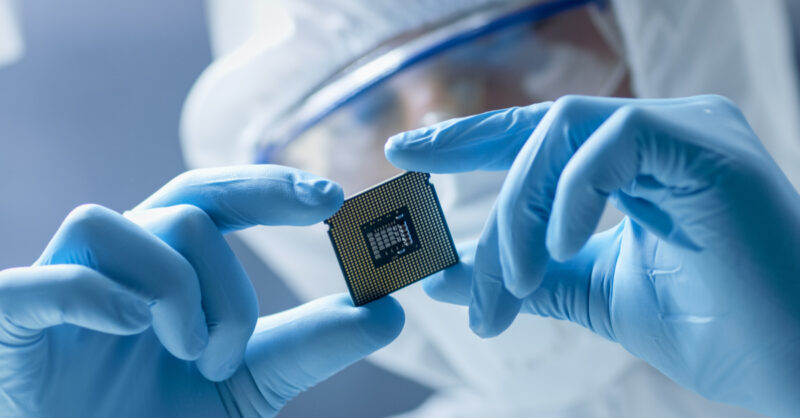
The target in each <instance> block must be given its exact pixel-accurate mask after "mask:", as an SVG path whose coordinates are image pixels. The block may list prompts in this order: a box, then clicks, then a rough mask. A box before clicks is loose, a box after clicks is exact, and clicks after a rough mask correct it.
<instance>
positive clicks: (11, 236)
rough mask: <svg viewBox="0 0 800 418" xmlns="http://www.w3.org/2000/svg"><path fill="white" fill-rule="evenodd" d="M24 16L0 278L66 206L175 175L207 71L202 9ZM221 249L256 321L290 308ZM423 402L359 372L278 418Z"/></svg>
mask: <svg viewBox="0 0 800 418" xmlns="http://www.w3.org/2000/svg"><path fill="white" fill-rule="evenodd" d="M21 6H22V7H21V10H20V12H21V16H20V23H21V26H22V31H23V34H24V37H25V47H26V51H25V56H24V57H23V59H22V60H21V61H19V62H17V63H16V64H14V65H12V66H9V67H2V68H0V195H1V196H2V203H1V204H0V240H1V241H0V269H5V268H9V267H13V266H21V265H29V264H31V263H32V262H33V261H34V260H35V259H36V258H37V257H38V255H39V253H40V252H41V251H42V249H43V248H44V246H45V245H46V244H47V242H48V240H49V238H50V236H51V235H52V234H53V233H54V232H55V230H56V229H57V228H58V226H59V224H60V223H61V220H62V219H63V218H64V217H65V216H66V214H67V213H68V212H69V211H70V210H71V209H72V208H74V207H75V206H77V205H80V204H82V203H89V202H91V203H98V204H101V205H104V206H106V207H109V208H112V209H114V210H117V211H124V210H126V209H128V208H131V207H133V206H134V205H135V204H136V203H138V202H139V201H141V200H142V199H144V198H145V197H146V196H147V195H149V194H150V193H152V192H153V191H155V190H156V189H157V188H158V187H160V186H161V185H162V184H164V183H166V182H167V181H168V180H169V179H171V178H172V177H174V176H175V175H177V174H179V173H180V172H182V171H183V170H184V165H183V161H182V157H181V150H180V146H179V143H178V122H179V116H180V111H181V106H182V104H183V100H184V99H185V97H186V94H187V93H188V91H189V89H190V87H191V86H192V84H193V82H194V81H195V79H196V78H197V76H198V75H199V74H200V73H201V72H202V70H203V69H204V68H205V67H206V66H207V65H208V64H209V63H210V62H211V52H210V50H209V41H208V36H207V33H206V16H205V14H204V12H205V10H204V7H203V2H198V1H191V0H174V1H168V2H164V1H156V0H140V1H120V0H112V1H99V0H73V1H69V2H63V1H57V0H29V1H26V2H22V3H21ZM230 242H231V245H232V246H233V248H234V251H236V252H237V254H238V255H239V257H240V259H241V261H242V263H243V264H244V266H245V268H246V269H247V270H248V272H249V273H250V277H251V278H252V280H253V282H254V284H255V286H256V287H257V288H260V289H261V290H260V291H259V292H258V293H259V294H260V295H268V296H267V297H264V298H262V299H261V300H260V301H259V302H260V305H261V310H262V314H265V313H270V312H276V311H280V310H283V309H286V308H289V307H291V306H294V305H296V304H297V299H296V298H295V297H294V296H293V295H292V294H291V293H289V291H288V290H287V289H286V287H285V286H284V285H283V284H282V283H281V281H280V280H278V278H276V277H275V276H274V274H273V273H271V272H270V270H269V268H268V267H267V266H265V265H263V264H262V263H261V261H260V260H259V259H258V258H257V257H256V256H255V255H253V254H252V253H250V252H249V250H248V249H247V247H246V246H244V245H243V244H242V243H240V242H238V241H237V240H236V239H235V238H231V239H230ZM429 394H430V391H429V390H428V389H426V388H424V387H421V386H419V385H417V384H415V383H412V382H410V381H407V380H404V379H401V378H398V377H396V376H393V375H391V374H389V373H386V372H384V371H382V370H381V369H378V368H376V367H374V366H372V365H370V364H368V363H366V362H361V363H358V364H356V365H355V366H353V367H350V368H349V369H347V370H345V371H344V372H342V373H340V374H339V375H337V376H335V377H334V378H333V379H331V380H329V381H327V382H325V383H323V384H321V385H319V386H317V387H315V388H313V389H312V390H310V391H308V392H307V393H305V394H303V395H301V396H300V397H298V398H297V399H295V400H293V401H291V402H290V403H289V405H288V406H287V407H286V408H285V409H284V410H283V412H282V414H281V416H283V417H308V416H319V415H325V416H347V417H375V416H385V415H390V414H393V413H398V412H401V411H404V410H407V409H409V408H412V407H414V406H416V405H418V404H420V403H421V402H422V401H423V400H424V399H425V398H426V397H427V396H428V395H429ZM334 411H335V412H334Z"/></svg>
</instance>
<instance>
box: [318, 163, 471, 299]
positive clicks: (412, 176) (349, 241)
mask: <svg viewBox="0 0 800 418" xmlns="http://www.w3.org/2000/svg"><path fill="white" fill-rule="evenodd" d="M429 180H430V174H428V173H417V172H407V173H404V174H401V175H399V176H397V177H394V178H392V179H389V180H387V181H385V182H383V183H381V184H378V185H377V186H375V187H373V188H371V189H368V190H366V191H363V192H361V193H359V194H357V195H355V196H352V197H350V198H348V199H347V200H345V201H344V204H343V205H342V208H341V209H339V211H338V212H336V213H335V214H334V215H333V216H331V217H330V218H328V219H327V220H326V221H325V223H326V224H328V226H329V229H328V235H329V236H330V239H331V243H332V244H333V249H334V251H335V252H336V257H337V259H338V260H339V265H340V266H341V268H342V274H344V278H345V281H346V282H347V288H348V289H349V290H350V296H351V297H352V298H353V303H354V304H355V305H356V306H361V305H364V304H366V303H369V302H372V301H373V300H376V299H379V298H381V297H383V296H386V295H388V294H389V293H392V292H394V291H395V290H397V289H400V288H402V287H405V286H407V285H409V284H411V283H414V282H416V281H417V280H420V279H422V278H423V277H426V276H429V275H431V274H433V273H436V272H437V271H439V270H442V269H445V268H447V267H450V266H452V265H454V264H456V263H458V255H457V253H456V249H455V245H454V244H453V238H452V237H451V235H450V230H449V229H448V227H447V223H446V222H445V219H444V214H443V213H442V207H441V205H440V204H439V198H438V197H437V196H436V190H434V188H433V185H432V184H431V183H430V181H429Z"/></svg>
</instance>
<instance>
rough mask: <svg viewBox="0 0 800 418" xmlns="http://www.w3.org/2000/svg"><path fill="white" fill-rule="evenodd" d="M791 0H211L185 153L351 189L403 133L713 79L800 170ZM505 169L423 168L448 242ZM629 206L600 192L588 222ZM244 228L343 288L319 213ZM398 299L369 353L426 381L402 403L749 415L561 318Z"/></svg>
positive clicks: (439, 413) (305, 270)
mask: <svg viewBox="0 0 800 418" xmlns="http://www.w3.org/2000/svg"><path fill="white" fill-rule="evenodd" d="M784 3H785V2H783V1H782V0H769V1H764V2H759V3H758V4H756V3H753V2H746V1H736V2H731V3H730V4H726V7H724V8H720V7H719V5H718V4H717V3H715V2H695V1H691V0H675V1H670V2H652V1H650V2H648V1H641V0H613V1H610V2H594V1H541V0H519V1H510V0H497V1H492V0H484V1H478V0H475V1H423V0H420V1H403V2H402V7H398V2H397V1H394V0H382V1H375V0H370V1H359V0H347V1H342V0H339V1H314V2H309V1H302V0H295V1H286V2H273V3H270V5H269V6H267V5H264V4H261V2H249V1H242V2H229V1H212V2H211V3H210V5H211V7H210V9H209V10H210V15H209V17H210V23H211V25H210V29H211V41H212V42H211V45H212V50H213V52H214V55H215V57H216V60H215V62H214V63H212V65H210V66H209V67H208V69H207V70H206V71H205V72H204V73H203V74H202V76H201V77H200V78H199V79H198V81H197V83H196V84H195V86H194V88H193V90H192V92H191V93H190V94H189V97H188V98H187V101H186V104H185V107H184V113H183V117H182V122H181V124H182V126H181V136H182V138H181V140H182V144H183V149H184V154H185V158H186V161H187V164H188V165H189V166H190V167H215V166H224V165H229V164H246V163H253V162H262V163H280V164H288V165H292V166H298V167H302V168H304V169H306V170H308V171H311V172H314V173H317V174H321V175H324V176H326V177H329V178H332V179H333V180H335V181H337V182H339V183H340V184H341V185H342V186H343V188H344V190H345V193H346V195H349V194H352V193H355V192H358V191H359V190H361V189H363V188H365V187H368V186H371V185H373V184H375V183H377V182H380V181H383V180H384V179H386V178H388V177H390V176H392V175H394V174H396V173H399V172H400V170H399V169H398V168H397V167H394V166H392V165H391V164H388V163H387V162H386V159H385V157H384V142H385V139H386V138H388V137H389V136H391V135H393V134H395V133H397V132H401V131H406V130H410V129H414V128H418V127H421V126H426V125H432V124H435V123H436V122H439V121H444V120H447V119H450V118H453V117H459V116H467V115H471V114H480V113H482V112H485V111H489V110H492V109H502V108H508V107H511V106H526V105H529V104H530V103H538V102H547V101H553V100H556V99H558V98H559V97H562V96H564V95H568V94H582V95H591V96H619V97H638V98H669V97H686V96H694V95H698V94H707V93H714V94H721V95H724V96H726V97H729V98H730V99H731V100H732V101H734V102H735V103H736V104H737V106H738V107H739V108H740V109H741V110H742V112H743V113H744V114H745V115H746V117H747V119H748V121H749V122H750V124H751V125H752V127H753V129H754V131H755V132H756V134H757V135H758V136H759V138H760V139H761V141H762V142H763V143H764V145H765V147H766V148H767V150H768V151H769V152H770V154H771V155H772V156H773V158H774V159H775V160H776V161H777V162H778V164H779V165H780V166H781V168H782V169H783V171H784V172H785V173H786V174H787V175H788V177H789V179H790V180H791V181H792V182H793V183H794V184H795V185H800V172H798V170H797V169H798V167H800V166H798V165H797V164H796V161H797V160H798V158H800V146H799V145H800V144H798V143H797V140H796V138H800V125H798V119H797V114H798V112H800V105H798V94H797V92H798V91H800V90H798V87H797V78H796V77H797V75H796V68H795V65H794V64H795V63H794V61H793V59H792V56H793V53H794V49H793V43H792V38H791V30H790V28H791V24H790V23H791V22H790V21H789V15H787V14H786V13H785V8H786V6H787V4H784ZM700 22H702V23H700ZM515 115H517V116H520V115H524V113H522V112H518V113H515ZM530 123H533V122H530ZM459 126H464V125H459ZM514 126H515V127H519V126H524V124H522V123H518V124H516V125H514ZM524 129H525V130H526V131H527V130H528V127H525V128H524ZM467 132H472V131H469V130H468V131H467ZM488 151H489V149H488V148H487V152H488ZM505 177H506V173H505V172H503V171H486V170H478V171H465V172H461V173H457V174H448V175H437V174H434V175H433V176H432V181H433V183H434V184H435V186H436V190H437V192H438V193H439V197H440V200H441V202H442V206H443V210H444V212H445V215H446V218H447V221H448V224H449V225H450V228H451V231H452V234H453V237H454V239H455V240H456V242H462V243H466V242H473V241H475V240H477V239H478V238H479V237H480V236H481V232H482V229H483V227H484V224H485V222H486V220H487V219H488V218H489V215H490V213H491V210H492V207H493V205H494V202H495V201H496V199H497V197H498V193H499V191H500V190H501V189H502V187H503V183H504V180H505ZM622 218H623V214H621V213H619V211H616V210H614V207H613V205H610V208H609V210H608V211H607V212H606V213H604V215H603V217H602V218H601V221H600V224H599V226H598V230H605V229H608V228H612V227H614V226H615V225H617V224H618V223H619V222H620V221H621V219H622ZM238 236H240V237H241V238H242V239H243V240H244V241H246V242H247V243H248V244H249V246H250V247H251V248H252V249H253V251H254V252H255V253H256V254H258V255H259V256H260V257H261V258H262V259H263V260H264V262H265V263H267V264H268V265H269V266H270V268H271V269H273V270H274V271H276V272H277V273H278V274H279V276H280V277H281V278H283V279H284V280H285V281H286V283H287V285H288V286H289V287H290V288H291V289H292V290H294V291H295V292H296V293H297V294H298V295H299V296H300V297H301V298H303V299H307V300H311V299H314V298H317V297H321V296H323V295H326V294H330V293H334V292H339V291H342V290H344V289H345V285H344V281H343V280H341V279H338V280H337V279H336V278H331V277H330V275H329V273H330V272H331V271H336V270H337V269H338V263H337V262H336V258H335V255H334V253H333V251H332V250H331V248H330V244H329V241H328V237H327V234H326V230H325V227H324V226H322V225H316V226H312V227H310V228H305V229H303V230H302V231H297V230H294V229H291V228H281V227H278V228H253V229H248V230H246V231H242V232H240V233H238ZM309 252H313V253H314V254H315V256H314V262H313V263H310V262H307V260H308V257H307V254H308V253H309ZM395 296H396V297H397V299H398V300H399V301H400V303H401V304H402V305H403V306H404V307H405V308H406V314H407V318H406V326H405V327H404V329H403V332H402V333H401V335H400V336H399V337H398V339H397V340H396V341H395V342H393V343H392V344H391V345H390V346H389V347H387V348H386V349H384V350H381V351H380V352H378V353H376V354H375V355H373V356H370V357H369V360H370V361H372V362H374V363H376V364H378V365H380V366H382V367H384V368H386V369H387V370H389V371H392V372H394V373H397V374H399V375H402V376H404V377H406V378H409V379H412V380H414V381H416V382H419V383H420V384H423V385H425V386H427V387H429V388H431V389H433V391H434V395H433V396H431V397H430V398H429V399H428V400H427V401H426V402H425V403H424V404H422V405H421V406H420V407H419V408H417V409H415V410H413V411H409V412H408V413H406V414H404V416H412V417H428V416H430V417H456V416H457V417H470V416H474V417H483V416H497V417H517V416H530V415H532V414H536V415H543V416H560V417H569V416H577V417H587V416H589V417H605V416H614V417H621V416H655V417H678V416H679V417H688V416H697V417H705V416H728V417H734V416H745V417H749V416H754V415H755V414H754V413H752V412H750V411H747V410H744V409H742V408H734V407H730V406H728V405H722V404H720V403H716V402H711V401H708V400H706V399H704V398H703V397H700V396H698V395H696V394H695V393H693V392H691V391H689V390H686V389H684V388H682V387H681V386H679V385H676V384H675V383H673V382H672V381H671V380H670V379H668V378H666V377H665V376H664V375H663V374H662V373H660V372H659V371H657V370H656V369H655V368H653V367H650V366H649V365H647V364H646V363H645V362H643V361H641V360H638V359H637V358H636V357H635V356H632V355H630V353H628V352H627V351H626V350H624V349H623V348H621V347H620V346H618V345H616V344H613V343H611V342H609V341H608V340H606V339H604V338H602V337H598V336H596V335H595V334H593V333H591V332H588V331H586V330H584V329H582V328H581V327H576V326H574V325H573V324H569V323H566V322H564V321H557V320H554V319H551V318H542V317H533V316H529V315H522V316H519V317H517V318H516V319H515V321H514V323H513V325H511V326H510V327H509V329H508V330H507V331H506V332H503V333H502V334H501V335H499V336H497V337H495V338H491V339H476V338H475V336H474V335H473V333H472V332H471V330H470V328H469V326H468V324H467V321H465V320H464V316H465V315H466V309H465V308H463V307H461V306H457V305H448V304H441V303H437V302H436V301H434V300H431V299H430V298H428V297H426V296H425V293H424V292H423V291H422V289H421V287H420V286H409V287H408V288H406V289H403V290H401V291H399V292H397V293H396V294H395Z"/></svg>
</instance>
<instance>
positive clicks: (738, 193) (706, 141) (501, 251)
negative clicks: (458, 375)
mask: <svg viewBox="0 0 800 418" xmlns="http://www.w3.org/2000/svg"><path fill="white" fill-rule="evenodd" d="M386 153H387V157H388V158H389V159H390V161H392V162H393V163H395V164H396V165H398V166H400V167H402V168H405V169H409V170H421V171H432V172H461V171H468V170H477V169H509V173H508V177H507V179H506V181H505V183H504V185H503V187H502V190H501V191H500V194H499V197H498V200H497V203H496V205H495V208H494V211H493V213H492V215H491V216H490V218H489V220H488V222H487V224H486V226H485V228H484V232H483V234H482V236H481V239H480V241H479V242H478V243H477V244H473V245H471V246H462V247H461V251H462V252H463V257H462V259H463V260H465V262H464V263H463V264H462V265H461V266H459V267H457V268H453V269H450V270H447V271H445V272H443V273H440V274H438V275H436V276H435V277H433V278H431V279H430V280H429V281H428V282H427V283H426V289H427V290H428V291H429V293H431V294H432V296H434V297H435V298H439V299H442V300H445V301H448V302H452V303H461V304H469V305H470V320H471V325H472V327H473V329H474V330H475V331H476V332H477V333H478V334H479V335H483V336H492V335H496V334H498V333H500V332H502V331H503V330H504V329H505V327H507V326H508V325H509V324H510V323H511V321H513V319H514V316H515V315H516V314H517V312H519V311H522V312H528V313H533V314H538V315H543V316H551V317H555V318H558V319H566V320H570V321H573V322H576V323H578V324H580V325H583V326H585V327H587V328H589V329H590V330H592V331H594V332H596V333H598V334H600V335H602V336H604V337H606V338H609V339H611V340H613V341H617V342H619V343H620V344H622V345H623V346H624V347H625V348H626V349H628V350H629V351H630V352H631V353H633V354H635V355H637V356H639V357H641V358H643V359H644V360H646V361H648V362H649V363H651V364H652V365H654V366H655V367H656V368H658V369H659V370H661V371H662V372H663V373H665V374H666V375H667V376H669V377H670V378H672V379H673V380H675V381H676V382H678V383H679V384H682V385H684V386H686V387H688V388H690V389H692V390H694V391H696V392H698V393H700V394H702V395H704V396H706V397H708V398H710V399H713V400H717V401H722V402H726V403H731V404H736V405H741V406H745V407H748V408H751V409H754V410H757V411H759V412H763V413H767V414H772V415H778V416H790V415H796V414H797V413H798V412H800V397H798V396H797V393H800V378H798V376H800V356H798V354H797V353H798V352H800V304H798V303H797V301H798V300H800V282H799V281H798V277H800V257H798V251H800V196H798V194H797V192H796V191H795V190H794V189H793V188H792V186H791V184H790V183H789V181H788V180H787V179H786V178H785V176H784V175H783V173H782V172H781V171H780V169H779V168H778V167H777V166H776V164H775V163H774V162H773V160H772V159H771V158H770V157H769V155H768V154H767V152H766V151H765V150H764V148H763V147H762V146H761V144H760V142H759V140H758V138H757V137H756V135H755V134H754V133H753V131H752V129H751V128H750V126H749V125H748V124H747V121H746V120H745V118H744V117H743V116H742V114H741V112H740V111H739V110H738V109H737V108H736V107H735V105H733V104H732V103H731V102H730V101H728V100H727V99H724V98H720V97H716V96H701V97H694V98H686V99H673V100H629V99H608V98H590V97H565V98H563V99H560V100H559V101H557V102H555V103H544V104H539V105H533V106H529V107H525V108H513V109H506V110H501V111H496V112H490V113H487V114H483V115H477V116H473V117H468V118H463V119H458V120H453V121H448V122H444V123H442V124H439V125H434V126H433V127H430V128H425V129H421V130H418V131H412V132H407V133H405V134H401V135H398V136H395V137H393V138H391V139H390V141H389V142H388V143H387V146H386ZM607 199H610V200H611V202H612V203H614V204H615V205H616V206H617V207H618V208H619V209H620V210H622V211H623V212H624V213H626V214H627V215H628V217H627V219H626V220H625V221H623V223H622V224H620V226H619V227H617V228H615V229H613V230H610V231H606V232H603V233H600V234H595V235H592V233H593V232H594V230H595V228H596V225H597V222H598V219H599V217H600V215H601V212H602V211H603V208H604V205H605V202H606V200H607Z"/></svg>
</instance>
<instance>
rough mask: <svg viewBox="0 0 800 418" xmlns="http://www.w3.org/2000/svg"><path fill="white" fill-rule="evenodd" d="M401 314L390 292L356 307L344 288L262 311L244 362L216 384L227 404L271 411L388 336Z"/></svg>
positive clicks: (249, 411) (248, 411)
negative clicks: (288, 307) (274, 310)
mask: <svg viewBox="0 0 800 418" xmlns="http://www.w3.org/2000/svg"><path fill="white" fill-rule="evenodd" d="M404 320H405V319H404V314H403V310H402V308H401V307H400V305H399V304H398V303H397V301H395V300H394V299H392V298H391V297H386V298H382V299H379V300H377V301H375V302H372V303H368V304H366V305H364V306H359V307H354V306H353V304H352V302H351V300H350V298H349V296H348V295H345V294H339V295H332V296H328V297H324V298H321V299H317V300H315V301H312V302H309V303H307V304H305V305H302V306H300V307H297V308H294V309H291V310H288V311H285V312H281V313H279V314H275V315H271V316H267V317H262V318H260V319H259V321H258V325H257V327H256V333H255V334H254V335H253V338H252V339H251V341H250V344H248V346H247V355H246V364H247V367H242V368H240V369H239V370H238V371H237V372H236V374H234V376H233V377H232V378H231V379H229V380H227V381H225V382H223V383H220V384H219V386H218V387H219V388H220V393H221V395H222V397H223V400H224V402H225V404H226V407H227V408H228V409H231V410H239V411H240V412H241V413H242V414H243V415H244V416H273V415H275V414H276V413H277V411H278V410H279V409H280V408H281V407H283V405H284V404H285V403H286V402H288V401H289V400H290V399H292V398H294V397H295V396H297V395H298V394H299V393H300V392H302V391H304V390H306V389H308V388H309V387H311V386H313V385H315V384H317V383H319V382H321V381H323V380H325V379H327V378H329V377H331V376H332V375H334V374H335V373H337V372H339V371H340V370H342V369H344V368H345V367H347V366H349V365H351V364H353V363H355V362H356V361H358V360H360V359H362V358H364V357H365V356H367V355H368V354H371V353H372V352H374V351H376V350H378V349H379V348H381V347H383V346H385V345H387V344H389V343H390V342H392V341H393V340H394V339H395V338H396V337H397V336H398V335H399V334H400V331H401V330H402V328H403V323H404Z"/></svg>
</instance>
